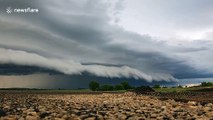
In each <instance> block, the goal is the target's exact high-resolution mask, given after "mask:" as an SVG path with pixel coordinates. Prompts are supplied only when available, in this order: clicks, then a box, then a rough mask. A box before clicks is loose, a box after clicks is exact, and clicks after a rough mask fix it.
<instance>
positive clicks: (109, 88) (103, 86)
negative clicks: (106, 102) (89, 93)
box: [100, 85, 114, 91]
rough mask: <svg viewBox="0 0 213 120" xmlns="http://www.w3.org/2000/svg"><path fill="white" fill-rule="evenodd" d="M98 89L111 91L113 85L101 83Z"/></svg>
mask: <svg viewBox="0 0 213 120" xmlns="http://www.w3.org/2000/svg"><path fill="white" fill-rule="evenodd" d="M100 90H102V91H113V90H114V87H113V86H112V85H102V86H101V87H100Z"/></svg>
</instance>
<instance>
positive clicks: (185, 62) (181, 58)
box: [0, 0, 213, 81]
mask: <svg viewBox="0 0 213 120" xmlns="http://www.w3.org/2000/svg"><path fill="white" fill-rule="evenodd" d="M8 7H11V8H12V9H13V8H27V7H30V8H38V9H39V13H31V14H30V13H21V14H18V13H11V14H8V13H6V9H7V8H8ZM212 11H213V1H212V0H187V1H186V0H131V1H130V0H78V1H77V0H60V1H59V0H36V1H35V0H34V1H33V0H16V1H14V0H0V62H1V63H15V64H20V65H35V66H42V67H47V68H51V69H54V70H58V71H60V72H63V73H65V74H81V73H82V72H84V71H87V72H89V73H92V74H95V75H97V76H102V77H127V78H128V77H134V78H136V79H145V80H147V81H152V80H165V81H169V80H176V78H185V77H192V78H193V77H199V76H202V77H208V76H209V75H210V76H211V75H213V63H212V61H213V49H212V47H211V46H212V45H213V22H212V21H213V12H212ZM106 64H110V66H109V65H106ZM112 65H113V66H112Z"/></svg>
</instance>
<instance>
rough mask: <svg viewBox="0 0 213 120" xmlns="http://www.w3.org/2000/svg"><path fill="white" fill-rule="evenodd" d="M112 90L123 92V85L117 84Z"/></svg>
mask: <svg viewBox="0 0 213 120" xmlns="http://www.w3.org/2000/svg"><path fill="white" fill-rule="evenodd" d="M114 89H115V90H124V87H123V85H121V84H118V85H116V86H115V88H114Z"/></svg>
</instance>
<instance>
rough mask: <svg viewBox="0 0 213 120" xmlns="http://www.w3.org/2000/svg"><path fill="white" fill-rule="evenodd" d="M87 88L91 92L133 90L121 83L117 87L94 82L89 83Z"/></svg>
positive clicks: (125, 83)
mask: <svg viewBox="0 0 213 120" xmlns="http://www.w3.org/2000/svg"><path fill="white" fill-rule="evenodd" d="M89 88H90V89H91V90H92V91H113V90H130V89H134V88H135V87H133V86H131V85H130V84H129V83H128V82H121V83H120V84H117V85H109V84H105V85H100V84H99V83H98V82H96V81H91V82H90V83H89Z"/></svg>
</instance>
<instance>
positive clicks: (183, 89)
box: [154, 86, 209, 92]
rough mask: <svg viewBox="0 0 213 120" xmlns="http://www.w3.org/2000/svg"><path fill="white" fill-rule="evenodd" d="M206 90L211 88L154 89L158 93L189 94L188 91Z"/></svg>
mask: <svg viewBox="0 0 213 120" xmlns="http://www.w3.org/2000/svg"><path fill="white" fill-rule="evenodd" d="M204 88H209V87H201V86H200V87H189V88H179V87H175V88H154V90H155V91H156V92H187V91H193V90H201V89H204Z"/></svg>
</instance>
